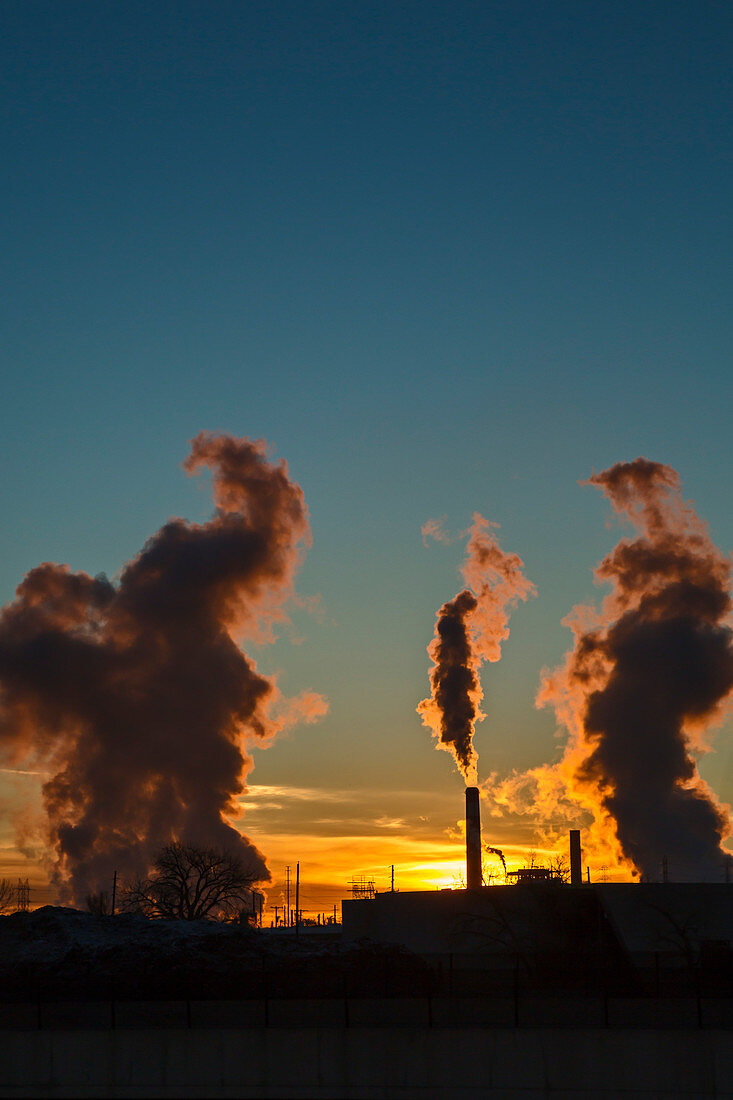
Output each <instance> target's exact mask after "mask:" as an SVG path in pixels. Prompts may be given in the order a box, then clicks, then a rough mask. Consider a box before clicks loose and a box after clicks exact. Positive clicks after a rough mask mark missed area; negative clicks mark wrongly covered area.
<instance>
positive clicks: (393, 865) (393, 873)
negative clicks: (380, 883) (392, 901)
mask: <svg viewBox="0 0 733 1100" xmlns="http://www.w3.org/2000/svg"><path fill="white" fill-rule="evenodd" d="M392 893H393V894H394V863H393V864H392Z"/></svg>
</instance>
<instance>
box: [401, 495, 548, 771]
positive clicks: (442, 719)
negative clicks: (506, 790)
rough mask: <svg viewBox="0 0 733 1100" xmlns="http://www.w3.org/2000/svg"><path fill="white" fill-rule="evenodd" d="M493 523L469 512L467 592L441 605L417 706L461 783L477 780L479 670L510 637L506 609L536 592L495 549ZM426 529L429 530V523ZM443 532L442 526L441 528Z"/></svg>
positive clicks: (517, 564)
mask: <svg viewBox="0 0 733 1100" xmlns="http://www.w3.org/2000/svg"><path fill="white" fill-rule="evenodd" d="M492 526H494V525H492V524H490V523H489V522H488V520H486V519H484V518H483V516H481V515H479V513H478V512H475V513H474V516H473V525H472V526H471V528H470V532H469V536H470V537H469V540H468V545H467V548H466V560H465V561H464V563H463V566H462V567H461V573H462V575H463V579H464V581H465V583H466V585H467V586H469V587H467V588H464V589H463V591H461V592H459V593H458V595H457V596H455V597H454V598H453V599H452V600H449V601H448V603H445V604H443V606H442V607H441V609H440V611H439V612H438V617H437V621H436V626H435V637H434V638H433V640H432V641H431V643H430V645H429V646H428V656H429V657H430V658H431V660H432V661H433V662H434V664H433V668H432V670H431V672H430V686H431V695H430V697H429V698H427V699H423V700H422V702H421V703H419V704H418V707H417V711H418V714H420V715H421V717H422V720H423V722H424V724H425V725H426V726H427V727H428V728H429V729H431V730H432V732H433V735H434V736H435V737H436V738H437V742H438V743H437V746H436V747H437V748H439V749H446V750H447V751H449V752H452V753H453V754H454V756H455V758H456V762H457V764H458V767H459V768H460V770H461V772H462V774H463V775H464V777H465V779H466V782H467V783H469V784H473V783H475V782H476V765H477V756H476V752H475V750H474V747H473V733H474V729H475V725H476V722H477V721H480V720H481V719H482V718H484V717H485V715H483V714H482V713H481V710H480V705H481V700H482V699H483V692H482V689H481V682H480V680H479V669H480V667H481V665H482V664H483V662H484V661H498V660H499V658H500V656H501V643H502V642H503V641H504V639H505V638H507V637H508V636H509V622H508V618H509V616H508V609H509V607H510V606H512V605H513V604H516V603H517V602H518V601H519V600H526V599H527V598H528V597H529V596H530V595H533V594H534V592H535V588H534V585H533V584H532V582H531V581H528V580H527V578H526V577H525V576H524V573H523V572H522V570H523V568H524V563H523V562H522V559H521V558H520V557H518V556H517V555H516V554H505V553H504V551H503V550H502V549H501V548H500V546H499V544H498V542H497V540H496V537H495V535H494V534H493V533H492V530H491V528H492ZM426 529H429V530H430V532H431V533H432V532H433V528H432V525H429V524H426V525H424V527H423V533H425V531H426ZM440 530H441V531H442V528H440Z"/></svg>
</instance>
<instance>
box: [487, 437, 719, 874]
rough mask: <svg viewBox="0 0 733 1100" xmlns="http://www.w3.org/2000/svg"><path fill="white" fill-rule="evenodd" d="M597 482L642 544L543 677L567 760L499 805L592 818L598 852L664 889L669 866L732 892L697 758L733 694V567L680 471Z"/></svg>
mask: <svg viewBox="0 0 733 1100" xmlns="http://www.w3.org/2000/svg"><path fill="white" fill-rule="evenodd" d="M585 484H589V485H593V486H595V487H596V488H598V489H600V490H601V491H602V492H604V493H605V494H606V496H607V497H608V499H609V500H610V502H611V504H612V506H613V508H614V510H615V511H616V513H617V514H618V515H619V516H620V517H621V518H622V520H625V521H627V522H631V524H633V526H634V527H635V528H636V537H632V538H624V539H622V540H621V541H620V542H619V544H618V545H617V546H616V547H615V549H614V550H612V551H611V553H610V554H608V556H607V557H606V558H604V560H603V561H602V562H601V563H600V565H599V566H598V568H597V569H596V578H597V580H598V581H599V582H604V583H607V584H610V585H611V592H610V594H609V595H608V597H607V598H606V599H605V600H604V602H603V605H602V609H601V612H600V614H599V613H596V612H595V611H594V610H593V609H591V608H576V609H575V611H574V613H573V615H572V616H571V617H570V618H569V619H568V620H566V623H567V625H569V626H571V627H572V629H573V632H574V634H575V644H574V647H573V649H572V651H571V652H570V653H569V654H568V656H567V658H566V661H565V664H564V666H563V667H562V668H560V669H558V670H556V671H555V672H551V673H546V674H545V675H544V678H543V683H542V685H541V688H540V692H539V695H538V704H539V705H543V704H551V705H552V706H553V707H554V708H555V710H556V713H557V715H558V718H559V719H560V721H561V722H562V723H563V724H564V725H565V726H566V728H567V729H568V730H569V732H570V739H569V741H568V745H567V748H566V750H565V753H564V756H563V759H562V760H561V761H560V762H559V764H557V765H554V766H548V767H540V768H535V769H532V770H531V771H530V772H528V773H525V774H524V775H522V776H519V775H515V776H512V777H510V779H509V780H507V781H505V782H504V783H503V784H495V785H494V786H493V790H492V791H491V792H490V797H491V798H493V800H494V803H495V805H497V806H498V807H499V808H500V809H501V808H502V807H503V808H505V809H510V810H511V809H513V810H519V811H520V812H522V811H524V812H532V813H533V815H535V816H536V817H538V818H540V819H542V818H543V817H544V819H545V820H546V821H547V822H548V823H549V822H551V820H552V819H553V818H557V817H560V816H562V815H563V813H567V814H568V816H569V817H572V816H573V813H575V814H576V815H577V813H578V811H579V810H581V812H582V811H585V812H586V813H588V812H590V814H591V815H592V819H593V820H592V825H591V828H590V830H589V833H588V834H587V835H588V844H587V845H586V847H589V848H591V850H595V851H596V853H598V854H599V857H600V858H601V860H602V861H603V862H606V861H608V860H611V861H614V862H620V863H621V864H622V865H625V866H626V867H627V868H628V869H629V870H631V871H632V872H636V873H638V874H639V875H641V876H643V877H644V878H647V879H658V878H659V874H660V865H661V863H662V860H663V859H664V857H665V856H666V857H667V859H668V866H669V874H670V877H671V878H676V879H680V880H686V879H687V880H697V881H704V880H717V881H720V879H721V875H722V870H723V860H724V853H723V850H722V848H721V842H722V840H723V839H724V837H725V836H726V835H727V834H728V832H729V829H730V826H729V817H728V807H725V806H722V805H721V804H720V803H719V802H718V801H717V800H716V798H715V795H714V794H713V792H712V791H711V790H710V788H709V787H708V785H707V784H706V783H705V782H704V781H703V780H702V778H701V777H700V775H699V773H698V770H697V763H696V755H697V754H699V753H700V752H703V751H705V749H706V747H707V744H708V742H707V740H706V731H707V730H708V728H709V727H710V725H711V724H714V723H715V721H716V720H718V719H719V718H720V717H721V715H722V713H723V707H724V705H725V701H726V699H727V697H728V696H729V694H730V692H731V689H732V688H733V644H732V642H733V635H732V632H731V629H730V626H729V625H728V618H729V614H730V610H731V599H730V591H729V589H730V568H731V566H730V562H729V560H728V559H727V558H726V557H725V556H724V555H723V554H722V553H721V552H720V551H719V550H717V549H716V547H715V546H714V545H713V543H712V541H711V539H710V536H709V533H708V531H707V528H706V526H705V524H704V523H703V522H701V520H700V519H699V518H698V517H697V516H696V514H695V512H694V509H693V507H692V505H691V504H690V503H689V502H686V501H684V500H683V498H682V495H681V491H680V481H679V477H678V475H677V473H676V472H675V471H674V470H673V469H672V468H671V467H669V466H664V465H661V464H659V463H656V462H650V461H648V460H646V459H644V458H638V459H636V460H635V461H633V462H627V463H618V464H617V465H615V466H612V467H611V468H610V469H608V470H606V471H604V472H603V473H600V474H595V475H594V476H593V477H591V478H589V480H588V481H587V482H586V483H585ZM573 808H574V809H573Z"/></svg>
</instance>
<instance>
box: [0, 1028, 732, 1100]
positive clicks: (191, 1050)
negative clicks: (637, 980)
mask: <svg viewBox="0 0 733 1100" xmlns="http://www.w3.org/2000/svg"><path fill="white" fill-rule="evenodd" d="M621 1095H622V1096H624V1097H625V1098H632V1097H633V1098H645V1100H652V1098H654V1100H662V1098H664V1097H672V1096H674V1097H680V1096H689V1097H733V1034H732V1033H731V1032H728V1031H685V1032H683V1033H681V1032H680V1031H676V1032H671V1031H663V1030H639V1031H625V1030H600V1029H591V1028H582V1029H580V1028H578V1029H562V1030H561V1029H557V1028H555V1029H552V1028H542V1029H539V1028H538V1029H523V1030H516V1029H511V1030H510V1029H504V1028H497V1029H485V1028H475V1027H473V1028H472V1027H467V1028H461V1029H460V1030H456V1029H451V1028H445V1029H440V1030H435V1029H428V1028H420V1027H401V1028H385V1027H382V1028H368V1027H363V1028H348V1029H347V1028H334V1027H313V1028H308V1029H306V1028H287V1027H281V1028H276V1029H273V1028H269V1029H265V1028H259V1027H253V1028H244V1029H233V1028H232V1029H213V1030H209V1031H205V1030H200V1031H196V1030H189V1031H181V1030H172V1029H158V1030H155V1029H151V1030H145V1031H137V1030H127V1031H126V1030H115V1031H87V1030H84V1031H82V1030H77V1031H35V1032H31V1031H15V1032H9V1031H2V1032H0V1096H3V1097H79V1098H88V1097H98V1096H100V1097H112V1096H114V1097H148V1096H150V1097H184V1098H186V1097H208V1096H211V1097H240V1098H244V1100H248V1098H253V1100H254V1098H261V1097H283V1098H286V1100H287V1098H293V1097H298V1098H311V1097H313V1098H323V1100H335V1098H337V1097H338V1098H344V1100H350V1098H352V1097H353V1098H362V1100H369V1098H372V1097H375V1098H376V1097H380V1098H382V1097H385V1098H392V1097H394V1098H398V1097H399V1098H401V1100H407V1098H413V1097H414V1098H417V1097H420V1098H421V1100H469V1098H471V1100H479V1098H483V1097H487V1096H488V1097H492V1098H493V1097H497V1098H499V1097H505V1098H514V1097H516V1098H519V1097H524V1098H528V1097H557V1098H570V1097H571V1096H572V1097H573V1100H582V1098H588V1100H591V1098H597V1097H609V1098H611V1097H618V1096H621Z"/></svg>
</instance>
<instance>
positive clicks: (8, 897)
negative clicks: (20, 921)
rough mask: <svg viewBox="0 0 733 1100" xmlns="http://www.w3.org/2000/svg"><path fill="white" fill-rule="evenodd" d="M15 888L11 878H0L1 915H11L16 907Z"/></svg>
mask: <svg viewBox="0 0 733 1100" xmlns="http://www.w3.org/2000/svg"><path fill="white" fill-rule="evenodd" d="M14 901H15V887H14V886H13V884H12V882H11V881H10V879H9V878H0V913H9V912H10V911H11V909H13V907H14V904H13V903H14Z"/></svg>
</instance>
